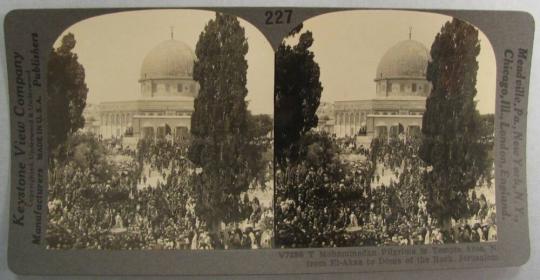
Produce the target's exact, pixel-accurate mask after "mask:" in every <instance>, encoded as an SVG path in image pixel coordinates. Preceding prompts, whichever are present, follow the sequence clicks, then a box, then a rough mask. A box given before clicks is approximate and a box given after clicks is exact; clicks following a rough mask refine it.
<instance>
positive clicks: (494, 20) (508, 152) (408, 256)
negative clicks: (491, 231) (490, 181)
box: [4, 8, 534, 275]
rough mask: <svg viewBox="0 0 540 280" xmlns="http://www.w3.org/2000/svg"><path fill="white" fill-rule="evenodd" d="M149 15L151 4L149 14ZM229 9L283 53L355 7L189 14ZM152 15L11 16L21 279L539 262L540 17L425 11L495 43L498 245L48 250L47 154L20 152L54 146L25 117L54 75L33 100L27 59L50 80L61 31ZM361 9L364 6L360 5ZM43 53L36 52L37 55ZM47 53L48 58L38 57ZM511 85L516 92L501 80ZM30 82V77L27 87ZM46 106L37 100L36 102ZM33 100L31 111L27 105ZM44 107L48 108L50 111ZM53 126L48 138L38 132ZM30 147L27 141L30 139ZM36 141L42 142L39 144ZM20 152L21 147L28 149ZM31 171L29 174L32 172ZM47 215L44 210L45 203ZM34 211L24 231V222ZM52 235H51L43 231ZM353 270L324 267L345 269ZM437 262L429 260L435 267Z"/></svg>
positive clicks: (38, 124)
mask: <svg viewBox="0 0 540 280" xmlns="http://www.w3.org/2000/svg"><path fill="white" fill-rule="evenodd" d="M144 9H147V8H144ZM189 9H201V10H209V11H220V12H224V13H228V14H232V15H236V16H238V17H241V18H243V19H245V20H247V21H249V22H250V23H252V24H253V25H254V26H256V27H257V28H259V29H260V31H261V32H262V33H263V34H264V35H265V36H266V38H267V39H268V42H269V43H270V44H271V45H272V47H273V48H274V49H276V48H277V46H278V45H279V44H280V42H281V41H282V39H283V37H284V36H285V35H286V34H287V33H289V31H290V30H291V29H292V28H293V27H295V26H297V25H298V24H300V23H301V22H303V21H304V20H306V19H309V18H311V17H314V16H317V15H321V14H325V13H331V12H339V11H345V10H351V9H326V8H287V9H290V10H292V18H291V22H290V23H288V24H281V25H275V24H274V25H268V24H266V23H265V20H266V16H265V12H266V11H268V10H276V9H280V8H189ZM133 10H143V9H123V8H119V9H48V10H15V11H11V12H10V13H9V14H8V15H7V16H6V18H5V22H4V28H5V36H6V38H5V39H6V40H5V41H6V53H7V70H8V71H7V73H8V81H9V93H8V94H9V99H10V107H9V108H10V110H11V111H10V115H11V119H10V121H11V122H10V123H11V137H12V148H11V151H12V157H11V177H10V188H11V189H10V193H11V203H10V211H11V212H10V222H11V224H10V230H9V245H8V259H9V267H10V268H11V269H12V270H13V271H14V272H16V273H18V274H41V275H46V274H69V275H75V274H81V275H97V274H100V275H126V274H127V275H272V274H296V273H303V274H309V273H344V272H361V271H393V270H420V269H423V270H426V269H448V268H478V267H500V266H518V265H521V264H523V263H525V262H526V261H527V260H528V258H529V227H528V218H527V188H526V174H525V170H526V168H525V146H526V145H525V144H526V143H525V139H526V137H525V135H526V127H527V98H528V88H529V75H530V66H531V65H530V63H531V59H530V58H531V55H532V47H533V34H534V20H533V18H532V16H531V15H529V14H528V13H524V12H515V11H466V10H418V11H422V12H431V13H438V14H444V15H448V16H452V17H456V18H459V19H462V20H466V21H468V22H470V23H472V24H473V25H475V26H476V27H477V28H479V29H480V30H482V31H483V32H484V34H485V35H486V36H487V37H488V38H489V40H490V42H491V44H492V46H493V50H494V52H495V58H496V62H497V91H496V94H497V97H496V113H495V116H496V117H495V127H496V128H495V135H496V140H495V146H496V148H495V153H496V164H495V168H496V171H495V174H496V176H495V181H496V207H497V225H498V241H497V242H493V243H476V244H469V245H467V244H452V245H450V244H446V245H421V246H410V247H357V248H328V249H327V248H324V249H320V248H311V249H266V250H225V251H181V250H129V251H128V250H118V251H105V250H47V249H46V248H45V245H44V242H43V240H44V236H43V235H41V236H37V237H36V236H35V233H36V231H37V232H39V229H43V230H42V231H41V232H44V229H45V228H46V223H47V219H46V212H47V211H46V209H43V207H46V201H47V175H46V174H47V172H46V170H47V156H46V150H47V149H44V153H45V156H41V157H36V156H29V155H25V156H20V155H18V154H17V153H16V147H15V145H22V146H23V147H24V148H25V149H26V150H29V149H33V148H36V147H32V146H31V145H38V144H40V145H43V146H42V147H46V139H47V138H46V137H43V135H46V133H47V132H46V130H45V128H43V127H42V126H44V127H46V126H45V125H44V124H46V122H47V121H46V120H47V114H50V113H51V112H46V110H43V111H42V112H40V114H33V115H29V114H24V113H23V114H21V113H20V112H18V111H17V109H16V108H17V106H23V105H24V104H28V103H32V102H33V103H34V104H38V103H40V102H41V103H42V104H43V103H44V102H46V95H47V92H46V91H45V90H44V89H46V88H47V87H46V83H47V81H46V79H42V82H43V85H42V86H41V87H39V88H38V87H34V88H32V89H31V91H30V92H29V93H28V92H26V94H22V93H21V91H18V84H17V83H18V79H23V78H24V77H25V76H24V73H21V72H20V68H18V67H16V56H17V53H24V54H26V55H28V56H29V57H34V58H35V59H36V60H37V61H33V62H32V60H24V61H22V62H20V61H19V62H17V63H22V67H23V69H32V67H33V66H35V65H34V64H32V63H38V64H39V65H40V68H39V70H38V71H39V72H40V74H41V75H42V76H45V73H46V71H47V69H46V65H47V60H48V54H49V50H50V49H51V47H52V44H53V43H54V42H55V40H56V39H57V38H58V36H60V34H61V33H62V32H63V31H64V30H65V29H66V28H67V27H69V26H71V25H72V24H75V23H76V22H78V21H81V20H84V19H87V18H90V17H94V16H98V15H104V14H111V13H117V12H122V11H133ZM355 10H358V9H355ZM32 51H34V53H33V52H32ZM520 51H521V52H525V53H526V57H525V58H524V59H522V60H521V61H520V62H519V66H520V67H521V70H522V71H521V73H522V74H523V75H525V77H522V78H523V79H522V80H521V81H520V82H521V85H522V88H523V89H524V90H516V77H515V76H516V74H515V71H516V69H515V68H516V67H517V65H516V67H513V68H510V69H505V67H503V66H504V63H505V59H508V53H509V52H512V53H515V54H516V57H515V58H514V60H516V61H517V54H518V53H520ZM36 52H37V53H38V55H36V56H33V55H35V54H36ZM502 79H508V83H509V86H508V90H505V91H503V90H502V88H501V83H500V81H501V80H502ZM19 82H20V81H19ZM36 102H37V103H36ZM21 104H23V105H21ZM42 107H44V108H45V106H44V105H42ZM30 125H32V127H33V128H34V129H44V131H43V133H44V134H43V135H42V137H41V138H39V139H31V138H30V137H35V134H33V133H32V132H31V131H30V130H31V126H30ZM25 139H26V140H27V141H24V140H25ZM30 140H32V141H30ZM19 147H20V146H19ZM24 170H26V171H24ZM30 171H31V172H33V181H32V182H34V183H35V184H36V186H37V189H36V190H37V194H38V196H37V197H38V198H37V199H41V200H40V201H37V203H35V204H34V203H31V204H32V205H28V204H26V203H25V197H24V195H25V188H26V187H27V185H28V184H29V182H30V181H29V180H30V179H32V178H30V177H29V176H30V175H31V174H29V173H30ZM37 205H41V206H39V207H41V208H40V209H37V210H38V212H39V211H41V212H39V213H41V214H39V215H37V214H36V209H34V208H35V207H38V206H37ZM21 215H24V225H19V224H17V218H19V217H20V216H21ZM43 234H44V233H43ZM331 260H337V263H341V264H344V265H321V264H332V263H336V262H333V261H331ZM427 260H429V261H427Z"/></svg>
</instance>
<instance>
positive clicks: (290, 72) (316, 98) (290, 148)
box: [274, 26, 322, 162]
mask: <svg viewBox="0 0 540 280" xmlns="http://www.w3.org/2000/svg"><path fill="white" fill-rule="evenodd" d="M300 29H301V26H299V27H298V28H295V29H294V30H293V31H292V32H291V33H290V34H289V35H290V36H292V35H295V34H297V33H299V32H300ZM312 45H313V34H312V33H311V32H310V31H306V32H304V33H302V34H301V35H300V38H299V41H298V43H297V44H296V45H295V46H290V45H288V44H286V42H285V41H284V42H282V43H281V45H280V46H279V48H278V50H277V52H276V55H275V77H274V78H275V86H274V107H275V114H274V115H275V147H274V149H275V155H276V160H277V161H278V162H284V161H285V160H286V159H288V160H291V161H295V160H297V159H298V147H297V145H296V144H297V142H298V141H299V140H300V138H301V136H302V135H304V134H306V133H307V132H308V131H309V130H310V129H311V128H313V127H316V126H317V123H318V119H317V115H316V111H317V108H318V107H319V104H320V98H321V92H322V85H321V82H320V81H319V76H320V69H319V65H318V64H317V62H315V60H314V53H313V52H312V51H311V50H310V47H311V46H312Z"/></svg>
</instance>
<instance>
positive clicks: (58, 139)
mask: <svg viewBox="0 0 540 280" xmlns="http://www.w3.org/2000/svg"><path fill="white" fill-rule="evenodd" d="M75 44H76V41H75V36H74V35H73V34H72V33H69V34H66V35H65V36H64V37H63V38H62V44H61V45H60V46H59V47H58V48H56V49H53V50H52V51H51V54H50V56H49V61H48V64H47V81H48V83H47V112H48V115H47V123H48V134H47V141H48V149H49V159H52V158H53V157H54V156H55V155H54V154H55V153H54V151H55V150H56V148H58V146H60V145H61V144H63V143H65V141H66V139H67V138H68V136H69V135H70V134H72V133H74V132H75V131H77V130H78V129H80V128H82V127H83V126H84V122H85V121H84V117H83V115H82V113H83V110H84V108H85V107H86V96H87V94H88V87H87V86H86V83H85V81H84V79H85V73H84V68H83V66H82V65H81V64H80V63H79V62H78V57H77V54H75V53H73V52H72V50H73V48H75Z"/></svg>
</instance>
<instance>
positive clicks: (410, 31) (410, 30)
mask: <svg viewBox="0 0 540 280" xmlns="http://www.w3.org/2000/svg"><path fill="white" fill-rule="evenodd" d="M411 38H412V26H409V40H411Z"/></svg>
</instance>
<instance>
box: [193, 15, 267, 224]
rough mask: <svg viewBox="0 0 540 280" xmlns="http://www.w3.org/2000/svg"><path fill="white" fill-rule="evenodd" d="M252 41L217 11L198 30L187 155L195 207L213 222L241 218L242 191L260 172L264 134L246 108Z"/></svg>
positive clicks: (202, 215)
mask: <svg viewBox="0 0 540 280" xmlns="http://www.w3.org/2000/svg"><path fill="white" fill-rule="evenodd" d="M247 51H248V43H247V40H246V37H245V32H244V28H243V27H241V26H240V23H239V22H238V20H237V18H236V17H233V16H229V15H224V14H221V13H217V14H216V17H215V19H213V20H211V21H209V22H208V24H207V25H206V26H205V28H204V31H203V32H202V33H201V34H200V36H199V40H198V42H197V46H196V50H195V53H196V55H197V58H198V60H197V61H196V62H195V65H194V70H193V78H194V80H195V81H197V82H198V83H199V85H200V91H199V95H198V96H197V97H196V98H195V104H194V106H195V111H194V112H193V115H192V117H191V134H192V136H193V139H192V143H191V146H190V148H189V154H188V156H189V158H190V160H191V161H192V162H193V163H195V164H196V165H197V166H199V167H200V168H202V172H200V174H198V175H197V176H195V177H194V178H193V180H194V181H193V184H192V185H193V186H194V192H193V193H194V195H195V199H196V202H197V203H196V205H197V206H196V211H197V214H198V216H200V217H201V218H202V219H203V220H204V221H205V222H207V223H208V224H209V225H210V226H213V225H217V223H219V222H236V221H239V220H242V219H243V218H245V217H243V216H242V211H241V204H242V202H241V199H240V196H241V194H242V193H243V192H245V191H247V189H248V187H249V185H250V184H251V183H252V182H253V181H254V180H255V179H256V178H257V177H258V175H259V173H260V172H262V168H263V167H264V164H262V163H261V161H262V154H263V151H264V146H263V145H260V142H258V141H257V138H258V137H259V136H260V134H262V133H263V132H261V128H260V127H259V128H256V127H257V124H253V123H251V121H253V116H251V115H250V113H249V111H247V103H246V101H245V97H246V95H247V93H248V91H247V89H246V72H247V68H248V64H247V61H246V59H245V55H246V54H247Z"/></svg>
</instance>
